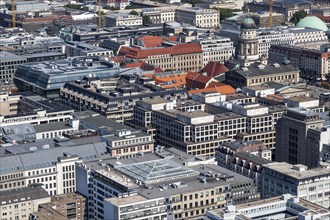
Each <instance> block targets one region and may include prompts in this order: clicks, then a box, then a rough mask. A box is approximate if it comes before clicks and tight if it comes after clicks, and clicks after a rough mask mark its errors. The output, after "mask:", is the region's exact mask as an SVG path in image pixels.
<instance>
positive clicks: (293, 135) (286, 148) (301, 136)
mask: <svg viewBox="0 0 330 220" xmlns="http://www.w3.org/2000/svg"><path fill="white" fill-rule="evenodd" d="M323 124H324V120H323V119H322V118H321V116H320V113H318V112H314V111H312V110H310V109H307V110H306V109H302V108H299V107H297V108H289V109H287V112H286V114H284V115H282V117H281V118H280V119H279V120H278V122H277V125H276V148H275V153H276V155H275V159H276V161H278V162H287V163H290V164H304V165H306V166H308V167H316V166H318V165H319V154H320V147H319V146H315V145H309V144H308V143H307V142H306V139H307V134H308V130H309V129H317V128H321V127H323Z"/></svg>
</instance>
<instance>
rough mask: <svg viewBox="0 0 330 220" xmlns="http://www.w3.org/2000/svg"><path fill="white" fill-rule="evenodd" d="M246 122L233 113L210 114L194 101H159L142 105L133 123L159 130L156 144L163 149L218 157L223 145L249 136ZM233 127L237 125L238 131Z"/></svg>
mask: <svg viewBox="0 0 330 220" xmlns="http://www.w3.org/2000/svg"><path fill="white" fill-rule="evenodd" d="M234 121H235V122H234ZM245 121H246V118H245V117H244V116H241V115H238V114H235V113H231V112H224V113H223V114H212V113H211V112H207V111H205V104H202V103H200V102H197V101H194V100H188V101H186V102H185V101H182V102H179V101H178V102H175V101H173V102H171V101H168V100H164V99H157V100H145V101H141V102H139V103H138V104H137V105H136V106H135V107H134V116H133V120H132V121H131V122H130V123H132V124H133V126H134V125H138V126H140V127H145V128H150V129H152V130H151V131H150V132H152V131H153V129H156V131H157V132H156V135H155V140H156V143H157V144H159V145H161V146H166V147H175V148H178V149H180V150H182V151H184V152H186V153H189V154H192V155H201V156H214V153H215V149H216V148H217V147H218V146H219V144H221V143H223V142H227V141H231V140H233V137H234V136H235V135H236V134H237V133H240V132H245V130H246V124H245ZM127 123H129V122H127ZM225 124H226V125H225ZM229 124H236V125H235V128H233V126H228V125H229ZM236 126H238V127H236ZM238 128H239V129H238Z"/></svg>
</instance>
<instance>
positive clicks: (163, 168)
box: [115, 159, 199, 184]
mask: <svg viewBox="0 0 330 220" xmlns="http://www.w3.org/2000/svg"><path fill="white" fill-rule="evenodd" d="M115 169H116V170H118V171H120V172H122V173H124V174H125V175H127V176H130V177H132V178H134V179H136V180H139V181H141V182H142V183H146V184H150V183H155V182H160V181H165V180H171V179H178V178H182V176H195V175H198V174H199V172H198V171H195V170H193V169H190V168H188V167H185V166H183V165H181V164H178V163H176V162H174V161H172V160H169V159H160V160H153V161H147V162H140V163H134V164H124V165H117V166H115Z"/></svg>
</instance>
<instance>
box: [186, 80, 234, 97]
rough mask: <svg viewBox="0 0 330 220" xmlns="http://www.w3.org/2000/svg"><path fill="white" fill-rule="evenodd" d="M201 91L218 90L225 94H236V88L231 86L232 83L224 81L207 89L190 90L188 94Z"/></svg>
mask: <svg viewBox="0 0 330 220" xmlns="http://www.w3.org/2000/svg"><path fill="white" fill-rule="evenodd" d="M200 92H218V93H220V94H223V95H228V94H234V93H235V89H234V88H233V87H231V86H230V85H227V84H224V83H219V85H218V86H211V87H207V88H205V89H194V90H189V91H188V94H194V93H200Z"/></svg>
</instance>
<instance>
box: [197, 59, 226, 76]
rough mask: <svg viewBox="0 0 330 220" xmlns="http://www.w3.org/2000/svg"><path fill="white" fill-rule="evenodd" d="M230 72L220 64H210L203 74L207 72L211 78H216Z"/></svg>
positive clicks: (203, 70)
mask: <svg viewBox="0 0 330 220" xmlns="http://www.w3.org/2000/svg"><path fill="white" fill-rule="evenodd" d="M227 71H228V68H227V67H226V66H225V65H224V64H222V63H219V62H213V61H211V62H209V63H208V64H207V65H206V66H205V67H204V68H203V69H202V72H206V73H207V75H208V76H209V77H216V76H218V75H220V74H223V73H225V72H227Z"/></svg>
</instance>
